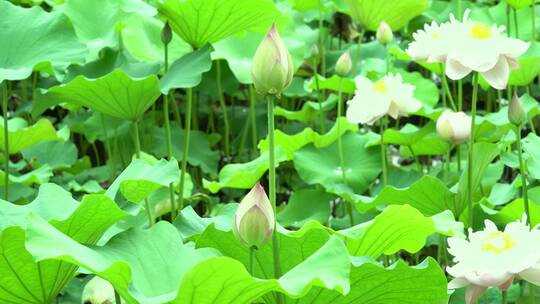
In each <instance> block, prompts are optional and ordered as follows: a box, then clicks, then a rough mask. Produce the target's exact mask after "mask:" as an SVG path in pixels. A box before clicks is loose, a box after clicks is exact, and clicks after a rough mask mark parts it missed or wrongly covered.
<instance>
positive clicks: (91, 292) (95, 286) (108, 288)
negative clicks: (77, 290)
mask: <svg viewBox="0 0 540 304" xmlns="http://www.w3.org/2000/svg"><path fill="white" fill-rule="evenodd" d="M114 302H115V300H114V288H113V286H112V285H111V283H109V282H107V281H105V280H104V279H102V278H100V277H97V276H96V277H94V278H92V279H91V280H90V281H88V283H86V285H85V286H84V288H83V291H82V303H114ZM122 303H124V301H122Z"/></svg>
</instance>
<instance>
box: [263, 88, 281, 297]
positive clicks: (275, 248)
mask: <svg viewBox="0 0 540 304" xmlns="http://www.w3.org/2000/svg"><path fill="white" fill-rule="evenodd" d="M266 100H267V103H268V162H269V163H268V164H269V168H268V183H269V187H268V188H269V192H270V204H272V209H273V210H274V216H275V215H276V162H275V155H274V154H275V150H274V149H275V143H274V97H273V96H269V95H267V97H266ZM276 228H277V222H275V223H274V233H273V234H272V255H273V259H274V277H275V278H276V279H278V278H279V277H281V261H280V259H279V239H278V232H277V229H276ZM276 302H277V303H280V304H281V303H283V299H282V297H281V294H280V293H276Z"/></svg>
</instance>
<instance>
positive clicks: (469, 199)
mask: <svg viewBox="0 0 540 304" xmlns="http://www.w3.org/2000/svg"><path fill="white" fill-rule="evenodd" d="M477 100H478V73H476V72H475V73H474V74H473V93H472V109H471V136H470V138H469V159H468V162H467V169H468V171H467V187H468V189H467V190H468V191H467V203H468V211H469V221H468V224H469V227H470V228H472V225H473V220H474V219H473V193H472V191H473V187H472V172H473V163H474V160H473V155H474V153H473V148H474V123H475V120H476V119H475V118H476V103H477Z"/></svg>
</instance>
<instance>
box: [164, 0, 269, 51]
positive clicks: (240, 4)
mask: <svg viewBox="0 0 540 304" xmlns="http://www.w3.org/2000/svg"><path fill="white" fill-rule="evenodd" d="M158 9H159V12H160V13H161V14H163V15H164V16H165V17H166V18H167V19H168V20H169V23H170V25H171V27H172V29H173V30H174V31H175V32H176V33H177V34H178V35H179V36H180V37H182V39H184V40H185V41H186V42H188V43H189V44H191V45H192V46H193V47H195V48H200V47H202V46H204V45H205V44H207V43H214V42H217V41H219V40H221V39H223V38H225V37H228V36H230V35H233V34H235V33H238V32H240V31H244V30H250V29H257V30H259V31H265V30H267V29H268V28H269V27H270V23H271V22H272V21H273V20H274V19H275V17H276V15H277V10H276V8H275V6H274V3H273V2H272V1H271V0H188V1H180V0H161V1H159V2H158Z"/></svg>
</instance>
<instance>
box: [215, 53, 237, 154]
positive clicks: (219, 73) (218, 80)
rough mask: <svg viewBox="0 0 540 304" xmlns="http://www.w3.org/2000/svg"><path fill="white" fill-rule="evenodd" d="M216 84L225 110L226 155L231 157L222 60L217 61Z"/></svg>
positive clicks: (222, 109) (220, 103)
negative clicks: (222, 81) (222, 78)
mask: <svg viewBox="0 0 540 304" xmlns="http://www.w3.org/2000/svg"><path fill="white" fill-rule="evenodd" d="M216 85H217V91H218V95H219V105H220V106H221V111H222V112H223V125H224V126H225V135H224V137H225V156H227V157H229V156H230V155H231V151H230V149H229V132H230V128H229V116H228V115H227V105H226V104H225V96H223V89H222V88H221V62H219V61H216ZM233 116H234V115H233Z"/></svg>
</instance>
